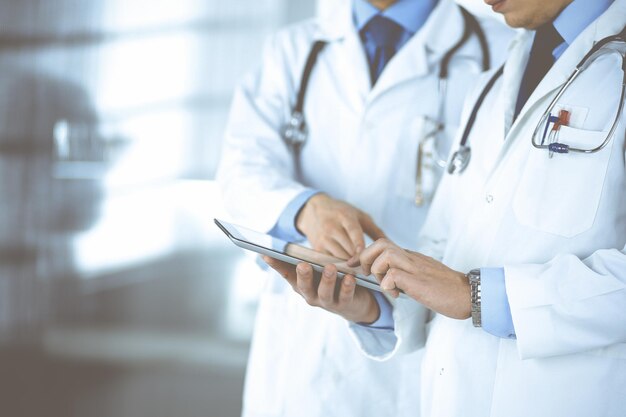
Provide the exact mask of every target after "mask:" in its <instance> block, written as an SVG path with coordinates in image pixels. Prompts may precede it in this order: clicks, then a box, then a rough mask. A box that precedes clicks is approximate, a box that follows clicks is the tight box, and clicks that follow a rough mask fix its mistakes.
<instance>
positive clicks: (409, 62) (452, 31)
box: [369, 0, 464, 101]
mask: <svg viewBox="0 0 626 417" xmlns="http://www.w3.org/2000/svg"><path fill="white" fill-rule="evenodd" d="M463 27H464V26H463V17H462V15H461V11H460V10H459V8H458V6H457V5H456V3H454V2H453V1H450V0H441V1H440V2H439V4H438V5H437V6H436V7H435V9H434V10H433V11H432V12H431V15H430V17H429V18H428V20H426V23H425V24H424V26H423V27H422V28H421V29H420V30H419V31H418V32H417V33H416V34H415V35H413V37H412V38H411V39H410V40H409V41H408V42H407V43H406V44H405V45H404V46H403V47H402V48H401V49H400V50H399V51H398V52H397V54H396V55H395V56H394V57H393V58H392V59H391V61H389V63H388V64H387V66H386V67H385V69H384V70H383V72H382V74H381V75H380V78H379V79H378V82H377V83H376V85H374V88H373V89H372V93H371V95H370V97H369V101H372V100H375V99H376V98H377V97H378V96H380V95H381V94H383V93H384V92H385V91H387V90H388V89H390V88H392V87H394V86H397V85H398V84H400V83H403V82H405V81H408V80H410V79H413V78H417V77H423V76H426V75H428V74H429V72H430V69H431V68H432V67H433V66H434V65H435V64H436V63H437V62H439V61H440V60H441V58H442V57H443V55H445V53H446V52H447V51H448V50H449V49H450V48H452V46H453V45H454V44H456V43H457V42H458V40H459V39H460V38H461V36H462V33H463ZM442 34H445V36H442Z"/></svg>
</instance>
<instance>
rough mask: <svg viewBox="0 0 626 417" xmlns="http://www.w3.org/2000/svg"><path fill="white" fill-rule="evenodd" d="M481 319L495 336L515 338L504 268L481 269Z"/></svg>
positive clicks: (488, 330) (484, 327)
mask: <svg viewBox="0 0 626 417" xmlns="http://www.w3.org/2000/svg"><path fill="white" fill-rule="evenodd" d="M480 298H481V301H480V303H481V321H482V327H483V329H484V330H485V331H486V332H488V333H491V334H492V335H494V336H497V337H502V338H505V339H515V338H516V336H515V327H514V326H513V317H512V316H511V306H510V305H509V299H508V297H507V294H506V286H505V284H504V268H481V269H480Z"/></svg>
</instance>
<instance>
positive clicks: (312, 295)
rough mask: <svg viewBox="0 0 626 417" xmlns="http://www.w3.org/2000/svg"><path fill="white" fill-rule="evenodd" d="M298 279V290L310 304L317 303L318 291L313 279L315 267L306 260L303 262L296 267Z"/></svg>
mask: <svg viewBox="0 0 626 417" xmlns="http://www.w3.org/2000/svg"><path fill="white" fill-rule="evenodd" d="M296 273H297V280H296V288H297V289H298V292H299V293H300V295H302V297H304V299H305V300H306V301H307V303H309V304H315V302H316V300H317V292H316V290H315V285H314V279H313V267H312V266H311V265H309V264H307V263H305V262H301V263H299V264H298V266H297V267H296Z"/></svg>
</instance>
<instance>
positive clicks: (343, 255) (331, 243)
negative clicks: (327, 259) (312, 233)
mask: <svg viewBox="0 0 626 417" xmlns="http://www.w3.org/2000/svg"><path fill="white" fill-rule="evenodd" d="M323 252H326V253H328V254H329V255H332V256H334V257H336V258H339V259H348V258H349V257H350V256H352V255H350V254H349V253H348V252H346V250H345V249H344V248H343V246H341V245H340V244H339V242H337V241H336V240H334V239H330V240H328V241H327V242H326V243H325V244H324V249H323Z"/></svg>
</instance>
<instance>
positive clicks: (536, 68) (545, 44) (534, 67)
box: [515, 23, 563, 118]
mask: <svg viewBox="0 0 626 417" xmlns="http://www.w3.org/2000/svg"><path fill="white" fill-rule="evenodd" d="M561 43H563V38H562V37H561V35H559V32H557V31H556V29H555V28H554V26H553V25H552V23H547V24H545V25H543V26H541V27H539V28H538V29H537V33H536V34H535V40H534V41H533V46H532V48H531V50H530V57H529V58H528V64H526V70H525V71H524V78H522V83H521V84H520V89H519V92H518V93H517V103H516V105H515V118H517V116H518V115H519V112H520V111H521V110H522V107H524V104H526V101H528V98H529V97H530V95H531V94H532V93H533V91H535V88H537V85H539V83H540V82H541V80H542V79H543V77H544V76H545V75H546V74H547V73H548V71H549V70H550V68H552V65H553V64H554V56H553V55H552V52H553V51H554V49H555V48H556V47H557V46H559V45H560V44H561Z"/></svg>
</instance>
